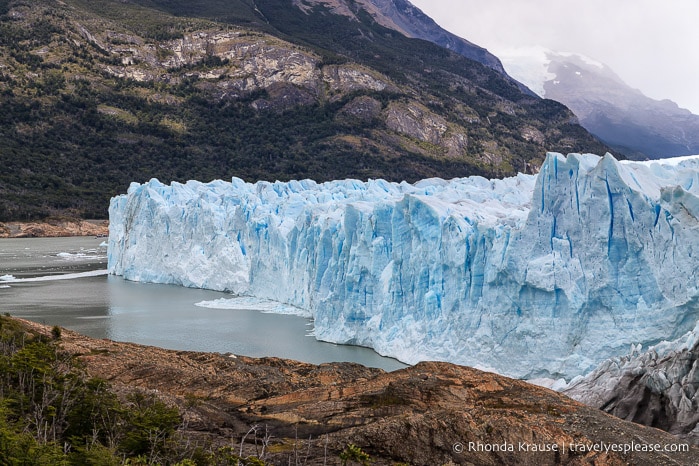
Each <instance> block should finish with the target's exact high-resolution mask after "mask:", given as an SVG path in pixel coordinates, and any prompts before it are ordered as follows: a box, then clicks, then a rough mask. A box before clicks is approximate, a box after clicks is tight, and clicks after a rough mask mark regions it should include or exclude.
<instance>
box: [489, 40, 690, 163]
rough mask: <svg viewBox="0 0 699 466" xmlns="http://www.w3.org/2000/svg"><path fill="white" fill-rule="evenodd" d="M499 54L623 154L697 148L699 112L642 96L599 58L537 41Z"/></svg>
mask: <svg viewBox="0 0 699 466" xmlns="http://www.w3.org/2000/svg"><path fill="white" fill-rule="evenodd" d="M502 59H503V61H504V63H505V65H506V68H508V69H509V71H510V72H511V73H512V74H513V75H514V76H515V77H516V78H517V79H520V80H522V81H523V82H524V83H525V84H526V85H528V86H529V87H530V88H532V89H533V90H535V92H536V93H537V94H538V95H540V96H542V97H545V98H550V99H554V100H556V101H559V102H561V103H563V104H565V105H566V106H568V107H569V108H570V109H571V110H572V111H573V112H574V113H575V114H576V115H577V116H578V118H579V121H580V124H581V125H582V126H584V127H585V128H586V129H587V130H588V131H590V132H591V133H593V134H595V135H596V136H597V137H598V138H600V139H601V140H602V141H605V142H606V143H607V144H609V145H610V146H611V147H613V148H615V149H616V150H617V151H619V152H620V153H623V154H624V155H626V156H627V157H630V158H635V159H658V158H666V157H677V156H684V155H692V154H697V153H699V115H694V114H692V113H691V112H690V111H689V110H686V109H683V108H680V107H679V106H678V105H677V104H676V103H675V102H672V101H671V100H668V99H665V100H655V99H651V98H649V97H647V96H645V95H644V94H643V93H642V92H641V91H640V90H638V89H634V88H632V87H630V86H629V85H628V84H626V83H625V82H624V81H623V80H622V79H621V78H620V77H619V76H618V75H617V74H616V73H615V72H614V71H613V70H612V69H611V68H610V67H609V66H607V65H605V64H603V63H600V62H597V61H596V60H594V59H591V58H588V57H584V56H582V55H579V54H575V53H562V52H554V51H551V50H548V49H545V48H541V47H538V48H537V47H535V48H530V49H519V50H510V51H506V52H503V57H502Z"/></svg>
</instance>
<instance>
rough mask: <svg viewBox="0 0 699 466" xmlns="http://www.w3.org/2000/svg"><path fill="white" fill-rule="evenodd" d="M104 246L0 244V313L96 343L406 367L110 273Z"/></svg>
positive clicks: (200, 296)
mask: <svg viewBox="0 0 699 466" xmlns="http://www.w3.org/2000/svg"><path fill="white" fill-rule="evenodd" d="M105 241H106V238H92V237H72V238H27V239H24V238H22V239H19V238H18V239H14V238H13V239H0V312H2V313H10V314H12V315H13V316H16V317H22V318H25V319H28V320H33V321H35V322H40V323H44V324H47V325H60V326H62V327H65V328H68V329H71V330H75V331H77V332H80V333H82V334H84V335H88V336H91V337H94V338H109V339H112V340H117V341H129V342H134V343H139V344H144V345H153V346H160V347H163V348H169V349H175V350H191V351H212V352H220V353H233V354H240V355H246V356H253V357H264V356H276V357H283V358H289V359H296V360H299V361H306V362H311V363H316V364H319V363H323V362H333V361H352V362H358V363H360V364H364V365H366V366H371V367H380V368H382V369H385V370H396V369H399V368H401V367H405V365H404V364H402V363H400V362H398V361H396V360H395V359H391V358H385V357H382V356H380V355H378V354H377V353H375V352H374V351H372V350H370V349H368V348H361V347H356V346H349V345H335V344H331V343H325V342H320V341H317V340H316V339H315V338H313V337H312V336H310V334H311V332H312V331H313V322H312V320H310V319H306V318H303V317H298V316H293V315H283V314H274V313H264V312H261V311H260V310H257V309H211V308H205V307H200V306H196V305H195V304H196V303H199V302H202V301H211V300H216V299H220V298H231V295H229V294H226V293H221V292H216V291H208V290H198V289H190V288H183V287H179V286H173V285H158V284H144V283H135V282H129V281H127V280H124V279H122V278H120V277H115V276H110V275H107V274H106V268H107V249H106V246H105ZM67 277H74V278H70V279H66V278H67Z"/></svg>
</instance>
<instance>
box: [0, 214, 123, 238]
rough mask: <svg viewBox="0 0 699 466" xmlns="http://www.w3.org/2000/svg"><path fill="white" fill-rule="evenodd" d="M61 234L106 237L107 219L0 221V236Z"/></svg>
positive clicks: (45, 236)
mask: <svg viewBox="0 0 699 466" xmlns="http://www.w3.org/2000/svg"><path fill="white" fill-rule="evenodd" d="M62 236H97V237H102V236H104V237H106V236H109V221H108V220H81V219H72V218H57V219H47V220H44V221H41V222H5V223H0V238H56V237H62Z"/></svg>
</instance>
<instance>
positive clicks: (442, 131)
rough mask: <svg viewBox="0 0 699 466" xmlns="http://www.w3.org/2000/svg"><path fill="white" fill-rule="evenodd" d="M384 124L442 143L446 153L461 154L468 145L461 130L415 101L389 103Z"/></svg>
mask: <svg viewBox="0 0 699 466" xmlns="http://www.w3.org/2000/svg"><path fill="white" fill-rule="evenodd" d="M386 125H387V126H388V127H389V128H390V129H392V130H393V131H396V132H398V133H401V134H405V135H408V136H410V137H412V138H415V139H419V140H420V141H423V142H427V143H430V144H434V145H444V146H446V147H447V149H448V155H452V156H456V155H461V154H462V153H463V152H464V151H465V150H466V148H467V146H468V137H467V136H466V134H465V133H464V132H463V131H460V130H458V129H455V128H454V127H453V125H450V124H449V122H447V120H446V119H445V118H442V117H441V116H439V115H436V114H434V113H432V112H431V111H429V109H427V108H426V107H424V106H422V105H419V104H417V103H412V102H411V103H407V104H404V103H395V102H393V103H391V104H390V105H389V106H388V108H387V109H386Z"/></svg>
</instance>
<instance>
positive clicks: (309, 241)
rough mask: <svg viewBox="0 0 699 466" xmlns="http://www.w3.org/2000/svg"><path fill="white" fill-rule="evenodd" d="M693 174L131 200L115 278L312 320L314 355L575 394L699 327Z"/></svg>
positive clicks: (245, 190) (112, 249)
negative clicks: (427, 367) (625, 358)
mask: <svg viewBox="0 0 699 466" xmlns="http://www.w3.org/2000/svg"><path fill="white" fill-rule="evenodd" d="M698 173H699V159H697V158H686V159H685V160H680V161H672V160H671V159H670V161H668V160H664V161H658V162H655V163H638V162H637V163H621V162H618V161H616V160H615V159H614V158H613V157H612V156H611V155H606V156H604V157H599V156H596V155H591V154H584V155H580V154H571V155H568V156H567V157H564V156H562V155H560V154H553V153H551V154H548V156H547V158H546V161H545V163H544V164H543V166H542V168H541V171H540V173H539V175H537V176H531V175H522V174H520V175H518V176H516V177H513V178H508V179H504V180H486V179H484V178H480V177H471V178H463V179H453V180H449V181H446V180H441V179H429V180H423V181H420V182H418V183H415V184H414V185H411V184H407V183H400V184H396V183H389V182H386V181H383V180H373V181H369V182H366V183H364V182H360V181H356V180H343V181H334V182H329V183H323V184H317V183H315V182H313V181H309V180H303V181H291V182H288V183H281V182H276V183H268V182H258V183H255V184H249V183H245V182H243V181H242V180H239V179H233V180H232V182H230V183H227V182H223V181H214V182H211V183H208V184H203V183H199V182H194V181H190V182H187V183H186V184H179V183H172V184H171V185H170V186H167V185H164V184H162V183H160V182H158V181H157V180H151V181H150V182H148V183H146V184H143V185H139V184H132V186H131V187H130V188H129V191H128V193H127V194H126V195H122V196H118V197H115V198H114V199H112V202H111V205H110V236H109V247H108V256H109V258H108V267H109V271H110V273H113V274H118V275H123V276H124V277H125V278H126V279H129V280H138V281H148V282H158V283H173V284H179V285H184V286H190V287H201V288H209V289H214V290H224V291H230V292H232V293H234V294H236V295H241V296H253V297H256V298H261V299H270V300H275V301H279V302H282V303H286V304H289V305H292V306H295V307H298V308H301V309H305V310H307V311H308V312H310V313H311V315H312V316H313V317H314V320H315V334H316V337H317V338H319V339H321V340H326V341H332V342H337V343H352V344H357V345H363V346H369V347H372V348H374V349H375V350H377V351H378V352H379V353H381V354H384V355H388V356H393V357H397V358H398V359H400V360H402V361H404V362H408V363H415V362H417V361H420V360H426V359H438V360H448V361H451V362H456V363H460V364H467V365H471V366H476V367H480V368H485V369H492V370H495V371H497V372H500V373H503V374H506V375H511V376H516V377H527V378H533V377H551V378H558V377H572V376H575V375H578V374H581V373H584V372H586V371H588V370H590V369H591V368H593V367H594V365H595V364H596V363H598V362H599V361H601V360H603V359H605V358H607V357H611V356H615V355H618V354H623V353H624V352H625V351H626V350H627V348H628V347H629V345H630V344H632V343H634V344H636V343H641V344H643V345H648V344H652V343H655V342H657V341H660V340H662V339H670V338H675V337H677V336H679V335H681V334H682V333H684V332H686V331H688V330H689V329H691V328H693V327H694V324H695V322H696V321H697V318H698V317H699V306H697V299H698V296H699V293H698V292H697V277H696V273H695V260H694V258H693V255H695V254H699V251H694V245H697V244H699V241H697V239H698V238H699V236H697V234H698V232H699V230H697V228H698V227H699V224H698V221H697V218H698V217H699V199H698V198H697V190H699V180H698V179H697V176H698Z"/></svg>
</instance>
